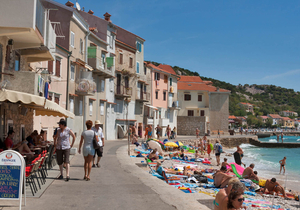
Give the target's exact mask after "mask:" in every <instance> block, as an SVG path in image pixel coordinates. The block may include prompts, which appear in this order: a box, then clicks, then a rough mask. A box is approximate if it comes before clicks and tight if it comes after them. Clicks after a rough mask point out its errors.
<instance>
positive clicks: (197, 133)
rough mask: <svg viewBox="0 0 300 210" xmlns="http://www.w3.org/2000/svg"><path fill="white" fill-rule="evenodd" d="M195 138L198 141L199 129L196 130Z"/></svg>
mask: <svg viewBox="0 0 300 210" xmlns="http://www.w3.org/2000/svg"><path fill="white" fill-rule="evenodd" d="M196 138H197V139H198V138H199V129H198V128H196Z"/></svg>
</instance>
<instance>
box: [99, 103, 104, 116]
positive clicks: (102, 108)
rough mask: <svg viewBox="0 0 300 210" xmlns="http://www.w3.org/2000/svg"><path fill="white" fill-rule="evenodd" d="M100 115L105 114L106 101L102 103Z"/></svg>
mask: <svg viewBox="0 0 300 210" xmlns="http://www.w3.org/2000/svg"><path fill="white" fill-rule="evenodd" d="M100 115H104V103H100Z"/></svg>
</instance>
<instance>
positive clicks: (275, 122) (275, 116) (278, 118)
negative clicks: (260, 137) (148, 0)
mask: <svg viewBox="0 0 300 210" xmlns="http://www.w3.org/2000/svg"><path fill="white" fill-rule="evenodd" d="M268 117H270V118H271V119H272V120H273V123H272V125H278V124H279V123H281V118H282V117H281V116H280V115H278V114H268Z"/></svg>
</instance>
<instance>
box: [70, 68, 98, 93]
mask: <svg viewBox="0 0 300 210" xmlns="http://www.w3.org/2000/svg"><path fill="white" fill-rule="evenodd" d="M96 91H97V85H96V83H95V82H94V80H93V77H92V72H90V71H81V72H80V79H78V80H77V81H76V83H75V93H76V94H77V95H83V96H87V95H94V94H95V92H96Z"/></svg>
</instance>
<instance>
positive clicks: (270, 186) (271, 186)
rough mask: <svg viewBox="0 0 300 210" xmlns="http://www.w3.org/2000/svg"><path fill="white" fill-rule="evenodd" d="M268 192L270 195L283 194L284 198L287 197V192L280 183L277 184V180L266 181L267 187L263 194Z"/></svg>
mask: <svg viewBox="0 0 300 210" xmlns="http://www.w3.org/2000/svg"><path fill="white" fill-rule="evenodd" d="M266 190H267V191H268V192H269V193H270V194H273V192H275V193H277V194H278V193H281V194H282V195H283V196H284V197H286V194H285V190H284V188H283V187H282V186H281V185H280V184H279V183H278V182H276V178H272V179H271V180H270V179H268V180H267V181H266V185H265V187H264V188H263V193H265V192H266Z"/></svg>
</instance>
